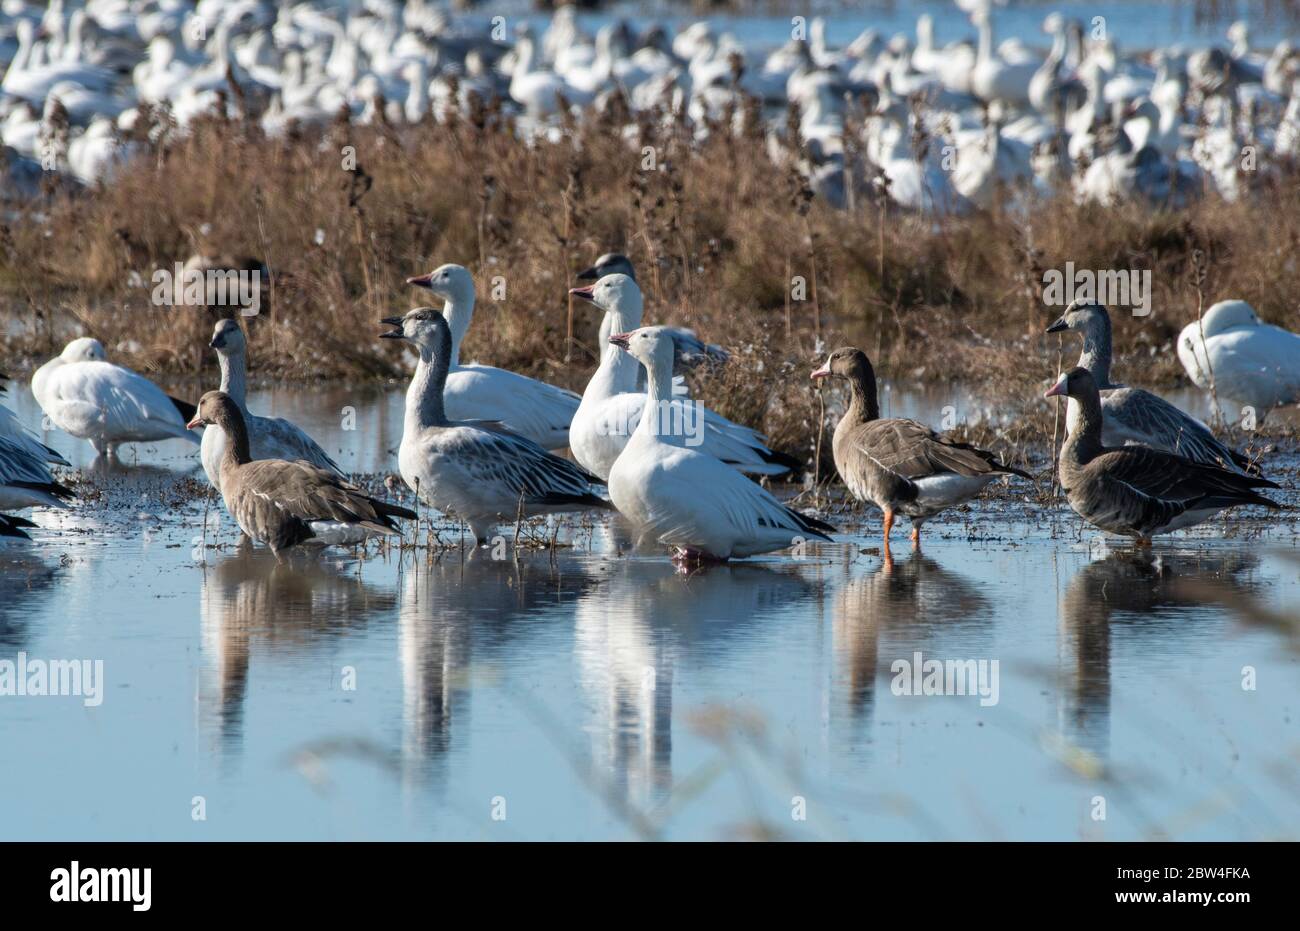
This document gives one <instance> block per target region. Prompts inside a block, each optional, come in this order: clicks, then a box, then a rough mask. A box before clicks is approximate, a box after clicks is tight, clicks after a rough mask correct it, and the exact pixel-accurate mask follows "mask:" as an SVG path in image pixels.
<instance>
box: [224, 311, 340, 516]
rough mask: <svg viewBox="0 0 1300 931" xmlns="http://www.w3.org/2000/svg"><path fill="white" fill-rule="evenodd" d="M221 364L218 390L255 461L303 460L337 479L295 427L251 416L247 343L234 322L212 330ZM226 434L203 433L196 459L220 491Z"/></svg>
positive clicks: (320, 453)
mask: <svg viewBox="0 0 1300 931" xmlns="http://www.w3.org/2000/svg"><path fill="white" fill-rule="evenodd" d="M208 345H210V346H211V347H212V348H213V349H215V350H216V351H217V359H218V360H219V361H220V363H221V388H220V390H221V391H223V392H225V393H226V394H227V395H228V396H229V397H230V400H232V401H234V402H235V404H236V406H238V408H239V413H240V414H241V415H242V416H243V418H244V426H245V427H246V429H247V430H248V445H249V450H250V452H251V454H252V457H253V458H254V459H287V460H288V461H289V462H297V461H299V460H303V461H306V462H309V463H311V464H312V465H314V466H316V467H317V468H318V469H326V470H328V471H330V472H333V473H335V474H336V475H342V474H343V472H342V470H341V469H340V468H339V467H338V465H337V464H336V463H335V462H334V460H333V459H331V458H330V457H329V455H328V454H327V453H326V452H325V450H323V449H321V448H320V446H319V444H317V442H316V441H315V440H313V439H312V438H311V437H310V436H308V435H307V434H306V432H304V431H303V429H302V428H301V427H299V426H298V425H297V424H294V423H290V422H289V421H287V420H285V419H283V418H282V417H259V416H258V415H257V414H253V413H250V412H249V410H248V404H247V401H246V400H245V398H246V395H247V378H248V373H247V353H248V342H247V340H246V338H245V337H244V331H243V330H242V329H240V327H239V324H238V323H237V322H235V321H234V320H219V321H217V325H216V326H215V327H214V328H213V332H212V342H211V343H209V344H208ZM226 443H227V440H226V434H225V431H223V430H204V431H203V442H202V444H201V445H200V446H199V459H200V460H201V461H202V462H203V471H204V472H205V473H206V474H207V476H208V481H209V482H211V483H212V487H214V488H216V489H217V490H218V491H220V490H221V460H222V459H223V458H224V457H225V454H226Z"/></svg>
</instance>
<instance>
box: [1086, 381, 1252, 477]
mask: <svg viewBox="0 0 1300 931" xmlns="http://www.w3.org/2000/svg"><path fill="white" fill-rule="evenodd" d="M1102 412H1103V414H1105V416H1106V419H1107V420H1109V421H1111V422H1112V429H1113V430H1114V432H1115V433H1116V434H1118V435H1119V437H1120V438H1122V439H1123V440H1124V442H1126V443H1139V444H1141V445H1144V446H1150V447H1152V448H1153V449H1160V450H1164V451H1165V452H1169V453H1177V454H1178V455H1180V456H1182V457H1184V458H1186V459H1191V460H1192V461H1193V462H1199V463H1202V464H1205V465H1217V466H1219V467H1221V468H1225V469H1233V470H1236V471H1240V470H1244V468H1245V467H1246V465H1248V464H1249V462H1250V460H1249V459H1247V458H1246V457H1245V456H1243V455H1242V454H1241V453H1238V452H1237V451H1236V450H1234V449H1232V448H1231V447H1230V446H1228V445H1226V444H1224V443H1222V442H1220V441H1219V440H1218V439H1216V438H1215V436H1214V434H1213V433H1211V432H1210V428H1209V427H1207V426H1206V425H1205V424H1203V423H1201V422H1200V421H1199V420H1197V419H1196V418H1195V417H1192V416H1190V415H1189V414H1185V413H1184V412H1183V411H1181V410H1179V409H1178V408H1176V407H1174V405H1172V404H1170V403H1169V402H1168V401H1166V400H1165V399H1164V398H1161V397H1159V396H1157V395H1154V394H1152V393H1151V392H1150V391H1146V390H1144V389H1142V388H1118V389H1116V390H1114V391H1111V392H1108V393H1107V395H1106V396H1105V397H1104V398H1103V399H1102Z"/></svg>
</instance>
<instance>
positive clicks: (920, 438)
mask: <svg viewBox="0 0 1300 931" xmlns="http://www.w3.org/2000/svg"><path fill="white" fill-rule="evenodd" d="M812 377H813V378H814V379H822V378H838V379H842V380H844V381H846V382H848V386H849V406H848V409H847V410H846V411H845V412H844V416H843V417H841V418H840V422H839V424H838V425H837V426H836V427H835V438H834V444H833V447H832V451H833V453H834V456H835V468H836V469H838V470H839V473H840V478H841V479H843V480H844V484H845V486H847V487H848V489H849V491H850V492H852V494H853V496H854V497H855V498H857V499H858V500H860V501H869V502H871V503H872V504H874V505H875V506H876V507H878V508H880V510H881V511H882V512H884V516H885V526H884V538H885V554H886V556H888V554H889V532H890V530H891V529H893V526H894V518H895V517H896V516H897V515H899V514H902V515H905V516H906V517H908V518H909V519H910V520H911V521H912V543H913V544H914V545H916V546H919V545H920V543H921V526H922V525H923V524H924V523H925V522H926V521H927V520H929V519H930V518H931V517H933V516H934V515H936V514H938V513H939V512H940V511H945V510H947V509H948V508H950V507H954V506H956V505H958V504H963V503H965V502H967V501H969V500H970V499H971V498H974V497H975V496H976V495H977V494H979V493H980V491H982V490H983V488H984V486H985V485H987V484H988V483H989V482H991V481H993V480H994V479H996V478H998V477H999V476H1002V475H1019V476H1020V477H1021V478H1031V476H1030V475H1029V474H1028V473H1026V472H1022V471H1021V470H1020V469H1016V468H1013V467H1011V466H1008V465H1003V464H1002V463H1001V462H1000V461H999V460H998V458H997V457H996V456H995V455H994V454H993V453H990V452H986V451H985V450H982V449H978V448H976V447H975V446H972V445H970V444H969V443H959V442H957V441H956V440H952V439H949V438H947V437H944V436H940V435H939V434H937V433H935V432H934V431H933V430H931V429H930V428H929V427H927V426H926V425H925V424H923V423H918V422H917V421H915V420H905V419H902V418H897V417H894V418H888V419H882V418H881V417H880V405H879V402H878V401H877V398H876V373H875V370H874V369H873V368H872V367H871V362H870V360H869V359H867V355H866V353H864V352H863V351H862V350H861V349H855V348H853V347H850V346H846V347H843V348H841V349H836V350H835V351H834V352H832V353H831V354H830V355H829V356H827V357H826V363H825V364H824V365H823V366H822V367H821V368H819V369H817V370H816V371H814V372H813V373H812Z"/></svg>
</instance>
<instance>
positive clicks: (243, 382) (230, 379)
mask: <svg viewBox="0 0 1300 931" xmlns="http://www.w3.org/2000/svg"><path fill="white" fill-rule="evenodd" d="M217 361H218V362H220V363H221V390H222V391H224V392H225V393H226V394H228V395H230V400H232V401H234V402H235V403H236V404H237V405H239V410H240V412H241V413H242V414H243V415H244V416H245V417H247V416H248V406H247V404H246V403H245V398H246V396H247V394H248V384H247V369H246V367H245V365H244V354H243V353H242V352H241V353H237V354H235V355H228V354H226V353H224V352H219V353H217Z"/></svg>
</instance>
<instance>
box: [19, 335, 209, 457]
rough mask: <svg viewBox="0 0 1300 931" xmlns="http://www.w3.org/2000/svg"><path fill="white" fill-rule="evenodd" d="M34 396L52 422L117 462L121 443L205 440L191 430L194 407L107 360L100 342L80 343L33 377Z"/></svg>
mask: <svg viewBox="0 0 1300 931" xmlns="http://www.w3.org/2000/svg"><path fill="white" fill-rule="evenodd" d="M32 394H33V395H35V396H36V402H37V403H38V404H40V406H41V410H43V411H44V412H45V415H46V416H47V417H49V418H50V420H51V422H53V424H54V425H55V426H56V427H58V428H59V429H60V430H63V431H65V432H67V433H70V434H72V435H73V436H75V437H80V438H81V439H84V440H89V441H90V445H91V446H93V447H94V448H95V452H96V453H100V454H105V455H107V456H109V457H112V456H114V455H115V454H116V451H117V447H118V445H119V444H121V443H148V442H152V441H155V440H168V439H184V440H188V441H189V442H191V443H195V444H197V443H198V442H199V437H198V435H197V434H195V433H192V432H191V431H190V430H188V429H186V427H185V419H186V417H188V416H190V415H191V414H193V412H194V407H193V405H190V404H187V403H186V402H184V401H179V400H177V399H175V398H170V397H168V396H167V395H166V394H164V393H163V390H162V389H161V388H159V387H158V386H157V385H155V384H154V383H153V382H151V381H149V380H148V379H147V378H145V377H143V376H141V375H138V374H136V373H135V372H133V371H131V370H130V369H128V368H124V367H122V366H120V365H114V364H113V363H111V362H109V361H107V357H106V356H105V353H104V347H103V346H102V345H101V344H100V342H99V340H97V339H91V338H90V337H88V336H83V337H80V338H79V339H74V340H73V341H72V342H70V343H68V345H67V346H65V347H64V349H63V352H62V353H60V354H59V355H58V356H56V357H55V358H53V359H51V360H50V361H49V362H46V363H45V364H44V365H42V366H41V367H40V368H39V369H37V370H36V374H34V375H33V376H32Z"/></svg>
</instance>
